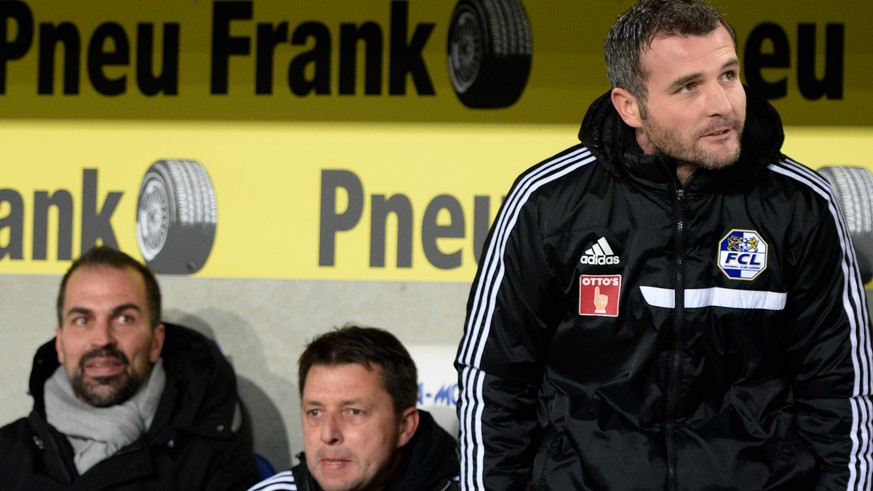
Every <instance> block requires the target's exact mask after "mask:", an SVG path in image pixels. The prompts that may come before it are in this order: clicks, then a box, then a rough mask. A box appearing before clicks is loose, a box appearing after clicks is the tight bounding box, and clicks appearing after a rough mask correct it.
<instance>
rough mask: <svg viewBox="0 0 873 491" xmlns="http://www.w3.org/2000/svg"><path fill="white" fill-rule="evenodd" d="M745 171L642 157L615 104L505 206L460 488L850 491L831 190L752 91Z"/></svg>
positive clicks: (843, 262)
mask: <svg viewBox="0 0 873 491" xmlns="http://www.w3.org/2000/svg"><path fill="white" fill-rule="evenodd" d="M746 114H747V118H746V129H745V132H744V133H743V140H742V153H741V155H740V159H739V161H738V162H737V163H736V164H734V165H731V166H728V167H725V168H722V169H719V170H708V169H697V170H696V171H695V172H694V174H693V175H692V176H691V177H690V178H689V179H688V181H687V182H686V183H685V184H684V186H682V185H681V184H680V182H679V180H678V179H677V176H676V170H675V162H674V161H673V160H672V159H668V158H660V157H656V156H654V155H644V154H643V153H642V152H641V150H640V148H639V145H638V144H637V142H636V138H635V136H634V131H633V129H632V128H630V127H628V126H627V125H626V124H625V123H624V122H623V121H622V120H621V118H620V116H619V115H618V114H617V113H616V111H615V109H614V107H613V105H612V103H611V101H610V99H609V94H606V95H604V97H602V98H601V99H599V100H598V101H597V102H595V103H594V104H593V105H592V107H591V108H590V109H589V111H588V114H587V116H586V118H585V120H584V123H583V127H582V132H581V139H582V144H581V145H578V146H575V147H572V148H570V149H568V150H566V151H564V152H562V153H560V154H558V155H556V156H555V157H553V158H551V159H548V160H546V161H544V162H542V163H540V164H538V165H536V166H534V167H532V168H531V169H529V170H528V171H526V172H525V173H523V174H522V175H521V176H520V177H519V178H518V179H517V180H516V182H515V184H514V185H513V188H512V190H510V192H509V193H508V194H507V197H506V199H505V200H504V202H503V205H502V208H501V211H500V213H498V216H497V218H496V219H495V220H494V224H495V225H494V226H493V227H492V230H491V232H490V235H489V239H488V241H487V242H486V245H485V247H484V248H483V257H482V259H481V260H480V263H479V273H478V274H477V276H476V280H475V282H474V284H473V287H472V289H471V292H470V297H469V303H468V306H469V307H468V317H467V324H466V328H465V334H464V339H463V341H462V344H461V346H460V349H459V354H458V359H457V362H456V366H457V368H458V370H459V374H460V392H461V395H460V397H459V398H458V399H459V402H460V409H459V415H460V432H461V438H460V443H461V456H462V463H461V481H462V483H464V484H463V486H464V487H465V489H469V490H471V491H472V490H474V489H475V490H481V489H489V490H490V489H494V490H510V489H523V488H524V487H525V486H527V485H532V486H533V487H534V488H535V489H552V490H570V489H572V490H585V489H592V490H601V489H609V490H621V489H664V488H665V487H667V489H743V490H745V489H758V490H761V489H769V490H772V489H788V490H791V491H797V490H801V489H812V488H815V489H847V488H853V487H854V486H855V485H858V486H861V485H865V484H869V482H870V479H871V477H873V473H871V469H873V465H871V464H873V459H871V454H870V448H871V444H873V439H871V435H873V419H871V417H870V414H871V413H870V408H871V407H873V406H871V405H873V401H871V392H873V386H871V383H870V381H871V380H873V378H871V377H873V371H871V367H873V354H871V353H873V346H871V337H870V319H869V314H868V310H867V305H866V303H865V296H864V288H863V284H862V283H861V281H860V276H859V275H858V269H857V264H856V262H855V254H854V251H853V249H852V242H851V239H850V237H849V234H848V231H847V228H846V223H845V220H844V219H843V217H842V216H841V214H840V212H839V204H838V202H837V201H836V199H835V197H834V195H833V193H832V192H831V188H830V186H829V184H828V183H827V182H826V181H825V180H824V179H823V178H822V177H821V176H818V175H817V174H816V173H814V172H813V171H811V170H809V169H807V168H805V167H803V166H802V165H800V164H798V163H796V162H794V161H792V160H791V159H789V158H788V157H786V156H784V155H782V154H781V153H780V148H781V143H782V126H781V123H780V121H779V117H778V115H777V114H776V112H775V110H774V109H773V108H772V106H770V105H769V104H768V103H767V102H766V101H764V100H763V99H760V98H757V97H754V96H753V94H751V93H749V94H747V108H746Z"/></svg>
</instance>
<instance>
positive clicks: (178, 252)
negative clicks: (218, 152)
mask: <svg viewBox="0 0 873 491" xmlns="http://www.w3.org/2000/svg"><path fill="white" fill-rule="evenodd" d="M216 208H217V207H216V201H215V189H214V187H213V186H212V181H211V180H210V179H209V174H207V172H206V169H205V168H204V167H203V165H201V164H200V163H199V162H197V161H194V160H159V161H157V162H155V163H154V164H152V165H151V167H149V169H148V171H146V174H145V177H143V180H142V185H141V186H140V190H139V198H138V200H137V207H136V241H137V243H138V244H139V250H140V252H141V253H142V256H143V258H144V259H145V261H146V264H147V265H148V266H149V268H151V269H152V271H154V272H155V273H162V274H192V273H195V272H197V271H199V270H200V268H202V267H203V265H204V264H205V263H206V259H207V258H208V257H209V253H210V252H211V251H212V244H213V242H214V240H215V227H216V222H217V217H218V213H217V209H216Z"/></svg>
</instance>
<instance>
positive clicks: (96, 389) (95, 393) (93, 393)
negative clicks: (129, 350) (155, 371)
mask: <svg viewBox="0 0 873 491" xmlns="http://www.w3.org/2000/svg"><path fill="white" fill-rule="evenodd" d="M97 357H111V358H116V359H117V360H118V361H119V362H121V363H122V365H123V366H124V370H123V371H122V372H121V373H119V374H117V375H111V376H108V377H92V378H90V379H86V378H85V362H87V361H88V360H89V359H91V358H97ZM146 376H148V373H145V374H143V375H142V376H140V375H139V374H138V373H136V371H135V370H134V369H133V367H132V366H131V365H130V360H128V358H127V355H125V354H124V352H122V351H119V350H116V349H112V348H104V349H96V350H92V351H89V352H87V353H85V354H84V355H83V356H82V358H81V359H80V360H79V366H78V368H77V370H76V372H75V373H74V374H73V377H72V379H71V380H70V383H71V385H72V386H73V392H74V393H75V394H76V396H78V397H79V398H80V399H82V400H83V401H85V402H86V403H88V404H90V405H91V406H94V407H110V406H115V405H116V404H122V403H124V402H125V401H127V400H128V399H130V398H131V397H133V395H134V394H136V391H137V390H139V387H140V385H142V382H143V380H145V377H146Z"/></svg>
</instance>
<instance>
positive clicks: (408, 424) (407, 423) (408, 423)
mask: <svg viewBox="0 0 873 491" xmlns="http://www.w3.org/2000/svg"><path fill="white" fill-rule="evenodd" d="M417 429H418V409H417V408H415V407H408V408H406V410H404V411H403V414H401V415H400V434H399V435H398V437H397V448H400V447H402V446H404V445H406V444H407V443H409V440H412V435H415V430H417Z"/></svg>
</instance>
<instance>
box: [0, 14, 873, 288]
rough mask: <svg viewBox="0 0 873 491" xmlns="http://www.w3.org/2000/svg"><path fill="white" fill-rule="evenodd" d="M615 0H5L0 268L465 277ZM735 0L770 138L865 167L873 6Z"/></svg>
mask: <svg viewBox="0 0 873 491" xmlns="http://www.w3.org/2000/svg"><path fill="white" fill-rule="evenodd" d="M486 3H487V5H491V7H488V8H485V7H483V5H485V4H486ZM630 3H631V2H630V1H628V0H617V1H610V2H585V1H578V0H563V1H558V0H542V1H538V2H533V1H530V0H528V1H526V2H524V1H518V0H503V1H500V2H482V1H479V0H458V1H451V2H436V1H398V0H393V1H392V0H377V1H368V2H339V3H337V2H332V3H324V2H315V1H314V0H305V1H304V0H281V1H279V0H271V1H264V0H261V1H258V2H254V1H244V0H237V1H209V0H200V1H194V2H176V1H167V0H154V1H151V2H106V1H102V2H97V1H92V0H87V1H84V2H73V3H71V2H64V1H60V0H44V1H40V2H29V3H25V2H18V1H6V2H0V108H2V112H0V116H2V119H0V139H2V141H3V146H2V149H0V155H2V157H3V164H2V165H3V177H2V180H0V273H11V274H57V273H61V272H63V271H64V270H65V269H66V267H67V266H68V265H69V261H70V260H71V259H72V258H74V257H76V256H78V254H79V253H80V252H81V250H82V248H83V247H87V246H89V245H91V244H93V243H96V242H103V243H109V244H113V245H117V246H119V247H120V248H122V249H124V250H126V251H128V252H130V253H132V254H134V255H137V254H138V255H140V256H141V257H143V258H144V259H146V260H147V261H148V262H149V263H150V265H152V267H153V268H155V269H156V270H157V271H159V272H162V273H168V274H196V275H198V276H202V277H230V278H279V279H284V278H290V279H326V280H334V279H340V280H363V279H366V280H391V281H469V280H470V279H472V277H473V274H474V273H475V269H476V257H477V253H478V251H479V247H480V246H481V243H482V241H483V240H484V238H485V234H486V233H487V229H488V225H489V223H490V220H491V219H492V217H493V216H494V214H495V213H496V211H497V208H498V207H499V205H500V201H501V198H502V195H503V193H505V192H506V190H507V189H508V187H509V185H510V184H511V182H512V180H513V179H514V178H515V176H516V175H517V174H518V173H519V172H521V171H522V170H523V169H524V168H526V167H528V166H530V165H532V164H534V163H536V162H537V161H539V160H542V159H543V158H546V157H548V156H549V155H551V154H553V153H555V152H557V151H559V150H561V149H563V148H565V147H567V146H569V145H572V144H574V143H575V142H576V139H575V135H576V131H577V126H578V124H579V122H580V121H581V118H582V115H583V114H584V111H585V108H586V107H587V105H588V104H589V103H590V101H592V100H593V99H594V98H596V97H597V96H598V95H599V94H601V93H602V92H604V91H605V90H606V89H607V82H606V77H605V69H604V67H603V63H602V54H601V51H600V50H601V46H602V40H603V37H604V36H605V34H606V32H607V30H608V29H609V26H610V25H611V23H612V21H613V20H614V18H615V17H616V16H617V15H618V14H619V13H620V12H622V11H623V10H625V9H626V8H627V7H628V6H629V5H630ZM726 3H727V5H725V6H724V8H723V10H724V11H725V13H726V15H727V18H728V19H729V20H730V21H731V22H732V23H733V25H734V27H735V28H736V31H737V38H738V49H739V53H740V56H741V58H742V59H743V70H742V71H743V77H744V80H745V81H746V83H747V84H748V85H750V87H752V89H754V90H758V91H760V92H762V93H765V94H766V95H767V96H768V97H769V98H770V99H771V101H772V102H773V103H774V105H776V106H777V108H778V109H779V110H780V112H781V114H782V116H783V119H784V120H785V122H786V124H787V126H788V127H787V134H788V139H787V142H786V146H785V151H786V152H787V153H788V154H790V155H791V156H792V157H794V158H796V159H798V160H800V161H802V162H805V163H808V164H810V165H812V166H813V167H818V166H822V165H832V164H851V165H868V166H869V165H870V162H869V161H867V157H866V152H864V149H866V148H870V147H871V144H873V127H871V126H870V125H869V123H868V120H867V118H868V113H869V112H870V109H871V108H873V93H871V90H870V84H869V83H867V80H870V78H871V75H873V52H871V51H870V49H869V46H871V34H870V30H869V28H868V27H867V26H869V24H870V23H871V21H873V4H870V3H859V4H854V3H853V4H852V5H849V4H848V3H846V2H843V3H837V4H829V5H827V6H826V7H823V6H822V5H821V3H820V2H811V1H809V2H766V3H765V2H753V1H751V0H732V1H729V2H726ZM494 5H498V6H500V7H499V9H498V10H499V11H495V10H494V8H495V7H493V6H494ZM501 9H502V10H501ZM489 46H490V47H491V49H490V50H489V49H485V48H487V47H489ZM477 47H478V49H479V51H477ZM498 47H499V48H498ZM498 51H499V53H498ZM167 251H170V252H167Z"/></svg>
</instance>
